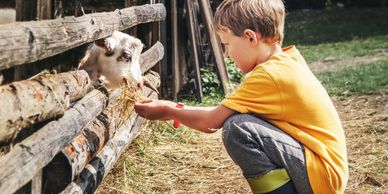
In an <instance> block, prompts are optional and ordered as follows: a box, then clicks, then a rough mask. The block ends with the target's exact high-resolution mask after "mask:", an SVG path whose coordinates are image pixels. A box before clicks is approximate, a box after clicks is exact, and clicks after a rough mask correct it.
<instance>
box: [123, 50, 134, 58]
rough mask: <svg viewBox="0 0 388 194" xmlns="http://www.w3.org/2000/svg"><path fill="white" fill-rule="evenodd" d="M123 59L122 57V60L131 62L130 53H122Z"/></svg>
mask: <svg viewBox="0 0 388 194" xmlns="http://www.w3.org/2000/svg"><path fill="white" fill-rule="evenodd" d="M123 57H124V59H126V60H131V59H132V56H131V54H130V53H127V52H124V53H123Z"/></svg>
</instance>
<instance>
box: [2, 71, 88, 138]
mask: <svg viewBox="0 0 388 194" xmlns="http://www.w3.org/2000/svg"><path fill="white" fill-rule="evenodd" d="M90 89H91V81H90V78H89V76H88V74H87V73H86V72H85V71H83V70H81V71H72V72H67V73H60V74H42V75H40V76H37V77H35V78H33V79H31V80H23V81H19V82H13V83H11V84H7V85H3V86H0V107H1V109H0V145H1V144H7V143H9V142H10V141H11V140H12V139H13V137H16V135H17V134H18V133H19V132H20V130H21V129H22V128H26V127H29V126H31V125H33V124H34V123H37V122H40V121H45V120H48V119H52V118H55V117H59V116H62V115H63V113H64V112H65V110H66V109H67V108H68V107H69V102H70V101H74V100H77V99H79V98H81V97H82V96H84V95H85V94H86V93H87V92H88V91H90Z"/></svg>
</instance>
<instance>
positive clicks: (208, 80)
mask: <svg viewBox="0 0 388 194" xmlns="http://www.w3.org/2000/svg"><path fill="white" fill-rule="evenodd" d="M201 80H202V92H203V94H204V95H208V96H216V95H217V94H218V93H222V90H221V82H220V81H219V80H218V78H217V74H216V73H215V72H214V71H211V70H209V69H206V68H201Z"/></svg>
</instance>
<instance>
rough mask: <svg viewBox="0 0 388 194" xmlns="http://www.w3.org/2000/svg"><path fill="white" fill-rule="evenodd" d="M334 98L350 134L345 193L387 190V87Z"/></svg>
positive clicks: (348, 135)
mask: <svg viewBox="0 0 388 194" xmlns="http://www.w3.org/2000/svg"><path fill="white" fill-rule="evenodd" d="M334 101H335V102H336V106H337V110H338V112H339V114H340V117H341V120H342V123H343V126H344V129H345V133H346V137H347V148H348V160H349V170H350V179H349V182H348V187H347V190H346V191H347V192H346V193H388V185H387V184H388V162H387V160H388V87H385V88H384V89H382V90H379V91H378V92H376V93H374V94H371V95H360V96H351V97H348V98H342V99H341V98H335V99H334Z"/></svg>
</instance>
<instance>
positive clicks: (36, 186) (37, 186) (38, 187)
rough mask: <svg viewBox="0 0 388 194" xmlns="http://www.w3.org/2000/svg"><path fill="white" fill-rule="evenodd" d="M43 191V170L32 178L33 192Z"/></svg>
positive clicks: (33, 193)
mask: <svg viewBox="0 0 388 194" xmlns="http://www.w3.org/2000/svg"><path fill="white" fill-rule="evenodd" d="M41 193H42V170H39V172H38V173H37V174H36V175H35V176H34V178H32V180H31V194H41Z"/></svg>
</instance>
